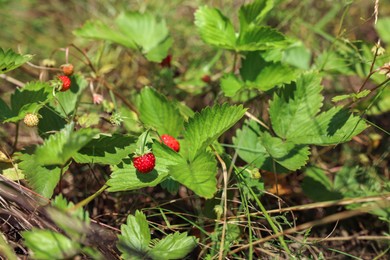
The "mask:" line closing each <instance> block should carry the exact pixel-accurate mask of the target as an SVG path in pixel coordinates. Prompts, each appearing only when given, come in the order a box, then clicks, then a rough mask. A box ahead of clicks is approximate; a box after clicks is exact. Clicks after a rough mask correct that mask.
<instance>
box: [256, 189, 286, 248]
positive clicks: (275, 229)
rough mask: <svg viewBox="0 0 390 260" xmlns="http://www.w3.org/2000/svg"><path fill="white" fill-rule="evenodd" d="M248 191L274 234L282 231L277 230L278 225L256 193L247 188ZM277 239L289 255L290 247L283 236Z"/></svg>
mask: <svg viewBox="0 0 390 260" xmlns="http://www.w3.org/2000/svg"><path fill="white" fill-rule="evenodd" d="M249 191H250V193H251V194H252V196H253V198H254V200H255V201H256V203H257V205H259V207H260V210H261V212H262V213H263V215H264V217H265V219H266V220H267V222H268V224H269V225H270V226H271V228H272V231H273V232H274V233H275V234H278V233H280V232H282V231H279V230H278V227H277V226H276V225H275V223H274V221H273V220H272V218H271V216H270V215H269V214H268V212H267V210H266V209H265V207H264V206H263V204H262V203H261V201H260V200H259V199H258V198H257V196H256V194H255V193H254V192H253V190H252V189H249ZM278 239H279V242H280V244H281V245H282V247H283V249H284V250H285V251H286V252H287V253H288V254H289V255H291V251H290V249H289V248H288V246H287V244H286V241H284V237H283V236H278Z"/></svg>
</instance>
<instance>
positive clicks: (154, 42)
mask: <svg viewBox="0 0 390 260" xmlns="http://www.w3.org/2000/svg"><path fill="white" fill-rule="evenodd" d="M115 23H116V25H117V26H118V29H119V30H120V31H121V32H123V33H124V34H126V35H127V36H128V37H129V38H130V39H132V40H133V41H134V42H135V43H136V45H137V46H139V47H140V48H141V51H142V53H143V54H149V56H147V58H148V59H149V60H151V61H155V62H160V61H161V60H162V59H163V58H165V57H166V56H167V53H168V49H169V47H170V46H171V44H172V39H170V38H169V31H168V27H167V25H166V23H165V20H161V21H157V19H156V17H155V16H153V15H151V14H150V13H144V14H141V13H137V12H126V13H121V14H120V15H119V16H118V18H117V19H116V20H115ZM160 46H163V47H160ZM156 48H162V49H161V50H160V51H156ZM151 51H153V53H150V52H151ZM164 51H165V52H164ZM157 54H159V55H157ZM151 58H152V59H151Z"/></svg>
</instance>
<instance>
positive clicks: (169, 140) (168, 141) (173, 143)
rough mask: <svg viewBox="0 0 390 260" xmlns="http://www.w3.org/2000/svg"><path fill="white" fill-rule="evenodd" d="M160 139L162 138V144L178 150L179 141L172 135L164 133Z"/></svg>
mask: <svg viewBox="0 0 390 260" xmlns="http://www.w3.org/2000/svg"><path fill="white" fill-rule="evenodd" d="M161 139H162V140H163V142H164V144H165V145H167V146H168V147H170V148H171V149H172V150H174V151H175V152H179V150H180V143H179V142H178V141H177V140H176V139H175V138H174V137H172V136H170V135H167V134H164V135H162V136H161Z"/></svg>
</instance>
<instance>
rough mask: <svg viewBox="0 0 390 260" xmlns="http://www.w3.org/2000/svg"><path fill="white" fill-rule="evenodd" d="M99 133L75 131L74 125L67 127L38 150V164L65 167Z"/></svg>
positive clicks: (36, 153) (90, 130) (84, 130)
mask: <svg viewBox="0 0 390 260" xmlns="http://www.w3.org/2000/svg"><path fill="white" fill-rule="evenodd" d="M97 132H98V130H96V129H87V128H85V129H80V130H78V131H74V130H73V124H70V125H67V126H66V127H65V128H64V129H63V130H61V131H60V132H58V133H56V134H53V135H51V136H50V137H49V138H48V139H47V140H46V141H45V143H44V144H43V145H41V146H39V147H38V148H37V149H36V152H35V155H36V159H37V162H38V163H39V164H41V165H65V164H66V162H68V160H69V159H71V158H72V157H73V156H75V155H76V154H77V152H78V151H79V150H80V149H81V148H83V147H84V146H85V145H86V144H88V143H89V142H90V141H91V140H92V138H93V137H94V136H95V135H96V134H97Z"/></svg>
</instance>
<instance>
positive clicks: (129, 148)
mask: <svg viewBox="0 0 390 260" xmlns="http://www.w3.org/2000/svg"><path fill="white" fill-rule="evenodd" d="M136 141H137V139H136V138H134V137H130V136H124V135H120V134H114V135H112V136H108V135H100V136H99V137H98V138H94V139H92V140H91V141H90V142H89V143H87V144H86V145H85V146H84V147H83V148H81V149H80V150H79V151H78V152H77V154H75V155H74V156H73V159H74V160H75V161H76V162H78V163H100V164H110V165H115V164H119V163H120V162H121V161H122V159H123V158H125V157H127V156H128V155H129V154H130V153H132V152H134V151H135V149H136V146H135V143H136Z"/></svg>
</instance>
